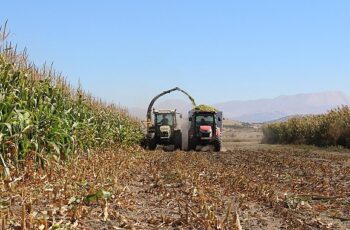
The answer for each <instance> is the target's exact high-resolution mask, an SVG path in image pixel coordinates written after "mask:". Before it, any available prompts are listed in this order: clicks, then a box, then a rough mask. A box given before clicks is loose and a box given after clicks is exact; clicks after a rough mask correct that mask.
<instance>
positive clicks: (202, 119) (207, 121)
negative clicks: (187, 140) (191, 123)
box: [196, 114, 214, 126]
mask: <svg viewBox="0 0 350 230" xmlns="http://www.w3.org/2000/svg"><path fill="white" fill-rule="evenodd" d="M213 123H214V116H213V115H211V114H207V115H206V114H203V115H197V116H196V125H197V126H200V125H213Z"/></svg>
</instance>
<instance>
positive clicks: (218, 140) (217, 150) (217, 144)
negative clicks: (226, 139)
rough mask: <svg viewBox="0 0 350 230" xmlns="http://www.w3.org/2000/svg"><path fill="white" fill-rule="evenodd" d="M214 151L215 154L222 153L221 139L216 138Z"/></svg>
mask: <svg viewBox="0 0 350 230" xmlns="http://www.w3.org/2000/svg"><path fill="white" fill-rule="evenodd" d="M214 150H215V152H220V151H221V138H220V137H216V138H215V141H214Z"/></svg>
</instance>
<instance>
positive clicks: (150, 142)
mask: <svg viewBox="0 0 350 230" xmlns="http://www.w3.org/2000/svg"><path fill="white" fill-rule="evenodd" d="M156 148H157V142H156V139H155V138H152V139H150V140H148V149H149V150H155V149H156Z"/></svg>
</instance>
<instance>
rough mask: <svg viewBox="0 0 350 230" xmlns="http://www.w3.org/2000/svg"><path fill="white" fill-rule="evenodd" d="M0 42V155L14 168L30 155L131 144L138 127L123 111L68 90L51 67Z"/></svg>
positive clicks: (69, 153)
mask: <svg viewBox="0 0 350 230" xmlns="http://www.w3.org/2000/svg"><path fill="white" fill-rule="evenodd" d="M1 34H3V36H1V37H2V38H3V39H5V36H4V34H5V32H4V30H1V29H0V35H1ZM3 39H0V153H1V157H2V158H3V159H4V161H5V162H8V164H10V165H14V166H18V165H19V164H21V162H23V161H24V159H25V158H26V156H27V154H28V153H30V152H34V153H35V154H34V155H35V156H36V159H37V160H39V161H42V159H43V158H45V157H46V156H48V155H54V156H55V157H57V158H58V159H62V160H65V159H67V158H69V157H70V156H72V155H75V154H77V153H79V152H81V151H89V150H90V149H93V148H99V147H103V148H105V147H110V146H113V145H116V144H119V145H132V144H135V143H138V142H139V140H140V139H141V136H142V134H141V132H140V127H139V123H138V122H137V121H136V120H134V119H132V118H130V117H129V116H128V114H127V111H125V110H123V109H121V108H118V107H116V106H114V105H109V104H106V103H103V102H101V101H100V100H97V99H94V98H93V97H92V96H91V95H88V94H86V93H85V92H84V91H83V90H82V89H81V88H78V89H76V90H75V89H73V88H72V87H71V86H70V85H69V84H68V83H67V82H66V80H65V79H64V78H63V77H62V76H60V75H58V74H56V73H55V72H54V71H53V70H52V68H47V67H46V66H44V67H43V68H41V69H39V68H37V67H36V66H35V65H33V64H32V63H30V62H29V61H28V58H27V54H26V52H25V51H24V52H17V51H16V48H15V47H13V46H12V45H11V44H10V43H6V42H5V41H1V40H3Z"/></svg>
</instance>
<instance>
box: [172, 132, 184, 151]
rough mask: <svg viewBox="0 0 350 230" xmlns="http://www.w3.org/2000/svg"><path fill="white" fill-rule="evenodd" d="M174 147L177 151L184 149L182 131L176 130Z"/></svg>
mask: <svg viewBox="0 0 350 230" xmlns="http://www.w3.org/2000/svg"><path fill="white" fill-rule="evenodd" d="M174 145H175V150H176V149H180V150H181V149H182V133H181V130H176V131H175V133H174Z"/></svg>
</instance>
